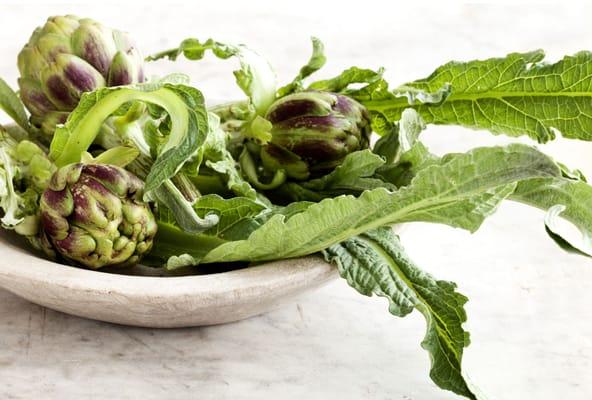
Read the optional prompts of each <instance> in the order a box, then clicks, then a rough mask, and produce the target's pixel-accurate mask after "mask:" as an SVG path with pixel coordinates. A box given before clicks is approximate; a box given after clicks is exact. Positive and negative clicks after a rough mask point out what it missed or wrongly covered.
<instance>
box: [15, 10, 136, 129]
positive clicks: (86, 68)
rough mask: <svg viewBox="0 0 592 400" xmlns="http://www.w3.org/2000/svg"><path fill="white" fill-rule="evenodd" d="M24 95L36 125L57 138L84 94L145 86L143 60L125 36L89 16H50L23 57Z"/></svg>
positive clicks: (31, 40) (19, 58) (25, 48)
mask: <svg viewBox="0 0 592 400" xmlns="http://www.w3.org/2000/svg"><path fill="white" fill-rule="evenodd" d="M18 68H19V71H20V78H19V80H18V84H19V88H20V96H21V99H22V100H23V103H24V104H25V106H26V107H27V109H28V110H29V112H30V113H31V122H32V123H33V124H34V125H35V126H37V127H38V128H41V130H42V132H44V133H45V134H48V135H52V134H53V132H54V130H55V126H56V124H59V123H63V122H65V121H66V118H67V117H68V114H69V113H70V112H71V111H72V110H73V109H74V108H75V107H76V105H77V104H78V102H79V100H80V96H81V95H82V93H84V92H89V91H93V90H96V89H98V88H101V87H104V86H119V85H127V84H131V83H137V82H143V81H144V73H143V60H142V57H141V55H140V53H139V51H138V49H137V48H136V46H135V45H134V44H133V42H132V41H131V40H130V39H129V37H128V36H127V34H126V33H124V32H121V31H118V30H112V29H109V28H107V27H105V26H103V25H101V24H100V23H98V22H96V21H93V20H91V19H88V18H78V17H76V16H73V15H66V16H63V17H61V16H59V17H50V18H48V20H47V22H46V23H45V25H44V26H43V27H40V28H37V29H36V30H35V31H34V32H33V34H32V35H31V38H30V39H29V42H28V43H27V44H26V45H25V47H24V48H23V49H22V50H21V52H20V53H19V55H18Z"/></svg>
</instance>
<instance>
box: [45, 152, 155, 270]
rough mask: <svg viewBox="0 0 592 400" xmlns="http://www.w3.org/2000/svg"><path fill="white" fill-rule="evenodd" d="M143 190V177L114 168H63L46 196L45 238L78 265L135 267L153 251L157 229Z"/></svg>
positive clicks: (52, 181)
mask: <svg viewBox="0 0 592 400" xmlns="http://www.w3.org/2000/svg"><path fill="white" fill-rule="evenodd" d="M142 188H143V182H142V181H141V180H140V179H139V178H137V177H136V176H135V175H133V174H131V173H130V172H128V171H126V170H124V169H123V168H120V167H116V166H113V165H104V164H81V163H78V164H70V165H67V166H65V167H62V168H60V169H59V170H58V171H57V172H56V173H55V174H54V175H53V176H52V178H51V181H50V183H49V187H48V188H47V189H46V190H45V192H44V193H43V196H42V197H41V202H40V211H41V226H42V230H43V234H44V235H45V236H46V237H47V239H48V240H49V242H51V244H52V245H53V248H54V249H55V250H56V251H57V252H58V253H60V254H61V255H62V256H63V257H64V258H66V259H67V260H70V261H71V262H74V263H76V264H81V265H84V266H86V267H90V268H93V269H97V268H101V267H104V266H107V265H116V266H126V265H134V264H136V263H138V261H139V260H140V259H141V257H142V256H143V255H145V254H146V253H147V252H148V251H149V250H150V249H151V247H152V243H153V239H154V236H155V235H156V231H157V225H156V221H155V218H154V215H153V214H152V211H151V210H150V207H149V205H148V204H146V203H145V202H143V201H142Z"/></svg>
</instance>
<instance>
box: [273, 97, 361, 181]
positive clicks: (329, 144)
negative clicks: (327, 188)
mask: <svg viewBox="0 0 592 400" xmlns="http://www.w3.org/2000/svg"><path fill="white" fill-rule="evenodd" d="M266 118H267V120H269V121H270V122H271V123H272V130H271V134H272V139H271V141H270V142H269V143H268V144H267V145H265V146H263V147H262V149H261V161H262V163H263V165H264V167H265V168H266V169H267V170H269V171H276V170H279V169H284V170H285V171H286V173H287V174H288V176H289V177H291V178H293V179H298V180H304V179H308V178H309V177H310V176H318V175H322V174H326V173H327V172H330V171H331V170H333V169H334V168H335V167H336V166H338V165H339V164H341V162H342V160H343V158H344V157H345V156H346V155H348V154H349V153H351V152H354V151H356V150H361V149H365V148H368V146H369V142H370V134H371V132H372V130H371V128H370V119H369V116H368V111H367V110H366V109H365V108H364V106H362V105H361V104H360V103H358V102H356V101H355V100H353V99H351V98H349V97H347V96H344V95H341V94H336V93H329V92H315V91H306V92H299V93H294V94H291V95H288V96H285V97H282V98H280V99H279V100H277V101H276V102H275V103H273V104H272V105H271V107H270V108H269V110H268V112H267V115H266Z"/></svg>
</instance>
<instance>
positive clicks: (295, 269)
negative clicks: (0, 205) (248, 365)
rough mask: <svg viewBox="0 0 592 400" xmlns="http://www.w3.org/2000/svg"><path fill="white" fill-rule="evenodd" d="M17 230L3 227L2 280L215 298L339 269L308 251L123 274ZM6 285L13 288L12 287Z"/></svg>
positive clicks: (129, 293)
mask: <svg viewBox="0 0 592 400" xmlns="http://www.w3.org/2000/svg"><path fill="white" fill-rule="evenodd" d="M13 234H14V233H13V232H9V231H3V232H2V234H1V235H0V249H3V252H4V253H5V254H4V256H5V258H7V259H9V260H11V261H12V260H14V262H0V280H2V278H4V279H5V280H8V281H11V280H18V281H23V280H26V281H29V282H31V283H32V284H34V285H40V286H46V285H51V286H53V287H55V288H59V289H63V290H76V291H92V292H104V293H106V294H112V293H119V294H122V293H125V295H126V296H130V297H140V296H141V297H144V296H146V294H147V293H148V294H150V296H152V297H158V298H170V297H179V296H195V294H196V293H207V294H208V296H212V298H214V297H216V296H221V295H223V294H227V293H229V292H230V293H232V292H238V291H241V292H242V291H244V290H247V293H243V294H242V295H241V297H243V296H244V295H249V294H251V295H252V296H257V295H259V294H260V293H261V291H262V290H265V289H266V288H268V287H269V285H272V286H284V287H289V286H290V283H291V282H292V280H291V279H289V278H290V276H296V275H299V278H302V280H306V279H316V278H318V277H319V276H330V275H333V274H335V275H336V271H337V270H336V268H335V267H334V266H333V265H331V264H329V263H327V262H326V261H325V260H324V259H323V258H322V257H321V256H320V255H310V256H304V257H298V258H292V259H280V260H274V261H269V262H264V263H263V264H260V265H255V266H251V267H247V268H242V269H237V270H232V271H225V272H220V273H213V274H204V275H184V276H137V275H123V274H117V273H110V272H102V271H95V270H90V269H84V268H78V267H74V266H70V265H66V264H61V263H58V262H55V261H52V260H48V259H45V258H42V257H39V256H37V255H36V254H34V253H33V252H31V251H29V250H28V249H26V248H23V247H21V246H19V245H18V244H16V243H14V241H11V240H10V239H9V238H7V236H8V235H13ZM303 274H305V275H303ZM4 286H7V285H4ZM7 289H8V290H10V287H7ZM252 296H249V297H252Z"/></svg>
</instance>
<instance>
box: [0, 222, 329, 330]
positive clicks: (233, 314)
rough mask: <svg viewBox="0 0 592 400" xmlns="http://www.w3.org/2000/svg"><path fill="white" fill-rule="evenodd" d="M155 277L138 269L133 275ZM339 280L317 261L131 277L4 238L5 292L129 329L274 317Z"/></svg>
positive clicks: (2, 234) (0, 261)
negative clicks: (70, 262)
mask: <svg viewBox="0 0 592 400" xmlns="http://www.w3.org/2000/svg"><path fill="white" fill-rule="evenodd" d="M150 271H152V273H154V271H156V270H154V269H148V268H147V267H140V268H136V269H132V270H128V271H127V272H130V273H146V272H150ZM336 276H337V272H336V269H335V268H334V267H333V266H331V265H329V264H327V263H326V262H325V261H323V259H322V258H321V257H319V256H309V257H302V258H297V259H292V260H282V261H274V262H269V263H265V264H262V265H259V266H254V267H249V268H244V269H239V270H234V271H230V272H223V273H216V274H210V275H191V276H177V277H162V276H137V275H136V276H134V275H123V274H116V273H106V272H100V271H91V270H85V269H80V268H75V267H70V266H66V265H62V264H58V263H55V262H52V261H48V260H45V259H43V258H40V257H38V256H37V255H35V254H33V253H32V252H31V250H30V249H29V248H28V244H27V243H26V242H24V241H23V240H21V238H19V237H17V236H16V235H14V234H13V233H11V232H6V231H4V230H0V287H3V288H4V289H7V290H9V291H10V292H12V293H14V294H16V295H18V296H20V297H23V298H25V299H27V300H29V301H31V302H33V303H36V304H40V305H42V306H45V307H49V308H51V309H54V310H58V311H62V312H65V313H68V314H73V315H77V316H80V317H86V318H91V319H97V320H101V321H108V322H114V323H118V324H125V325H136V326H144V327H153V328H173V327H187V326H200V325H213V324H222V323H226V322H232V321H237V320H240V319H244V318H248V317H251V316H254V315H257V314H261V313H263V312H265V311H268V310H270V309H273V308H274V307H276V306H278V305H279V304H280V303H281V302H283V301H285V300H287V299H290V298H291V297H293V296H295V295H297V294H299V293H302V292H304V291H306V290H310V289H313V288H316V287H318V286H321V285H322V284H324V283H326V282H327V281H329V280H331V279H333V278H335V277H336Z"/></svg>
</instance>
